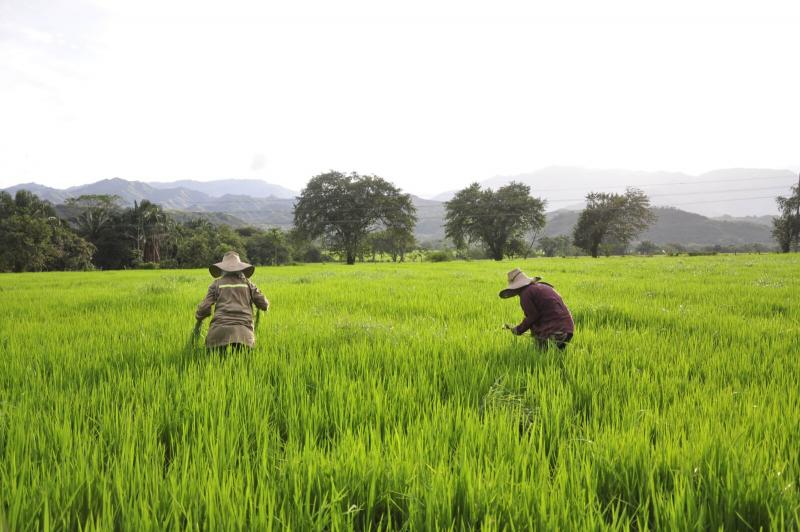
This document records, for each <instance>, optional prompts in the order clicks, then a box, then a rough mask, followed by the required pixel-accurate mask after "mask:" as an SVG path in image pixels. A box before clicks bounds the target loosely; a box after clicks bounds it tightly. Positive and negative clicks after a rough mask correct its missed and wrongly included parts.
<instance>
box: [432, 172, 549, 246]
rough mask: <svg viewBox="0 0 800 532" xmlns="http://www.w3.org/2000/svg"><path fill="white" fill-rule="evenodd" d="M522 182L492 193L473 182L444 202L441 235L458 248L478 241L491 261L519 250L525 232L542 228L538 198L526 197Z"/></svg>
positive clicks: (525, 187) (542, 203)
mask: <svg viewBox="0 0 800 532" xmlns="http://www.w3.org/2000/svg"><path fill="white" fill-rule="evenodd" d="M530 192H531V189H530V187H529V186H528V185H525V184H523V183H515V182H512V183H510V184H508V185H506V186H504V187H500V188H499V189H497V190H496V191H493V190H492V189H490V188H487V189H486V190H482V189H481V186H480V185H479V184H478V183H473V184H472V185H470V186H468V187H467V188H465V189H462V190H460V191H458V192H457V193H456V195H455V196H454V197H453V199H451V200H450V201H448V202H447V203H445V209H446V214H445V235H446V236H447V237H448V238H450V239H451V240H452V241H453V242H454V243H455V245H456V247H457V248H458V249H463V248H465V247H467V246H468V245H469V244H471V243H473V242H480V243H481V244H482V245H483V246H484V247H485V248H486V249H487V250H488V252H489V254H490V256H491V257H492V258H493V259H495V260H502V259H503V257H504V256H506V255H507V254H508V253H509V252H510V251H511V250H512V249H514V250H516V251H519V248H520V247H521V244H520V243H521V242H522V240H523V237H524V235H525V234H526V233H528V232H532V231H537V230H539V229H541V228H542V227H544V224H545V217H544V206H545V202H544V200H542V199H539V198H534V197H532V196H531V195H530Z"/></svg>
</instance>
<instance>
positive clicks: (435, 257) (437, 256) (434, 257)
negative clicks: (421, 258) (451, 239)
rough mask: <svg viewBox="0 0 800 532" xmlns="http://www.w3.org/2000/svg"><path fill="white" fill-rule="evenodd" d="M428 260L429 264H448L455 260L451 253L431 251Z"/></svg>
mask: <svg viewBox="0 0 800 532" xmlns="http://www.w3.org/2000/svg"><path fill="white" fill-rule="evenodd" d="M426 259H427V260H428V261H429V262H447V261H451V260H453V254H452V253H451V252H449V251H431V252H430V253H428V256H427V257H426Z"/></svg>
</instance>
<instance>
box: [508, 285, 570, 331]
mask: <svg viewBox="0 0 800 532" xmlns="http://www.w3.org/2000/svg"><path fill="white" fill-rule="evenodd" d="M519 303H520V306H521V307H522V310H523V312H524V313H525V315H526V316H535V317H534V319H532V320H531V323H530V328H531V330H532V331H533V334H534V335H535V336H536V337H537V338H547V337H549V336H551V335H553V334H554V333H565V334H567V333H569V334H572V333H573V332H575V323H574V322H573V321H572V314H570V312H569V309H567V306H566V305H565V304H564V300H563V299H562V298H561V296H560V295H559V294H558V292H556V290H555V289H554V288H553V287H552V286H550V285H549V284H547V283H544V282H541V281H540V282H535V283H531V284H529V285H528V286H526V287H525V288H523V289H522V292H521V293H520V295H519Z"/></svg>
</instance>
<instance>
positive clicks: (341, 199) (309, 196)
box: [294, 171, 417, 264]
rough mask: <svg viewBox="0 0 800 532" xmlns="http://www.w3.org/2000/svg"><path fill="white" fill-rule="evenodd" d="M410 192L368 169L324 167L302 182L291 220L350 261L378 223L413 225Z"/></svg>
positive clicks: (409, 227) (390, 226) (403, 227)
mask: <svg viewBox="0 0 800 532" xmlns="http://www.w3.org/2000/svg"><path fill="white" fill-rule="evenodd" d="M416 221H417V217H416V209H415V208H414V205H413V204H412V203H411V196H409V195H408V194H403V193H401V192H400V190H399V189H398V188H397V187H395V186H394V185H392V184H391V183H389V182H388V181H386V180H384V179H382V178H380V177H378V176H374V175H364V176H362V175H358V174H356V173H355V172H353V173H351V174H349V175H346V174H343V173H341V172H335V171H330V172H327V173H325V174H320V175H317V176H315V177H313V178H311V180H310V181H309V182H308V184H307V185H306V187H305V188H304V189H303V190H302V192H301V193H300V196H299V197H298V200H297V203H296V204H295V206H294V225H295V227H296V228H297V230H298V231H300V232H301V233H302V234H304V235H305V236H306V237H307V238H311V239H314V238H319V237H323V238H324V239H325V240H326V241H327V242H328V243H329V245H330V246H331V247H332V248H333V249H335V250H337V251H339V252H341V253H342V254H343V255H344V256H345V259H346V261H347V264H355V261H356V256H357V254H358V251H359V249H360V248H361V247H362V244H363V243H364V242H363V241H364V239H365V237H366V235H367V234H369V233H370V232H372V231H376V230H378V229H380V228H387V229H400V230H406V231H413V229H414V225H415V224H416Z"/></svg>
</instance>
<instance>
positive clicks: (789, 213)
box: [772, 183, 800, 253]
mask: <svg viewBox="0 0 800 532" xmlns="http://www.w3.org/2000/svg"><path fill="white" fill-rule="evenodd" d="M775 201H776V202H777V203H778V208H779V209H780V211H781V214H780V216H778V217H777V218H775V219H774V220H773V221H772V236H773V237H775V240H777V241H778V246H779V247H780V249H781V251H783V252H784V253H786V252H789V251H791V249H792V246H794V248H795V249H800V183H798V184H797V185H793V186H792V188H791V194H790V195H789V196H778V197H777V198H775Z"/></svg>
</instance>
